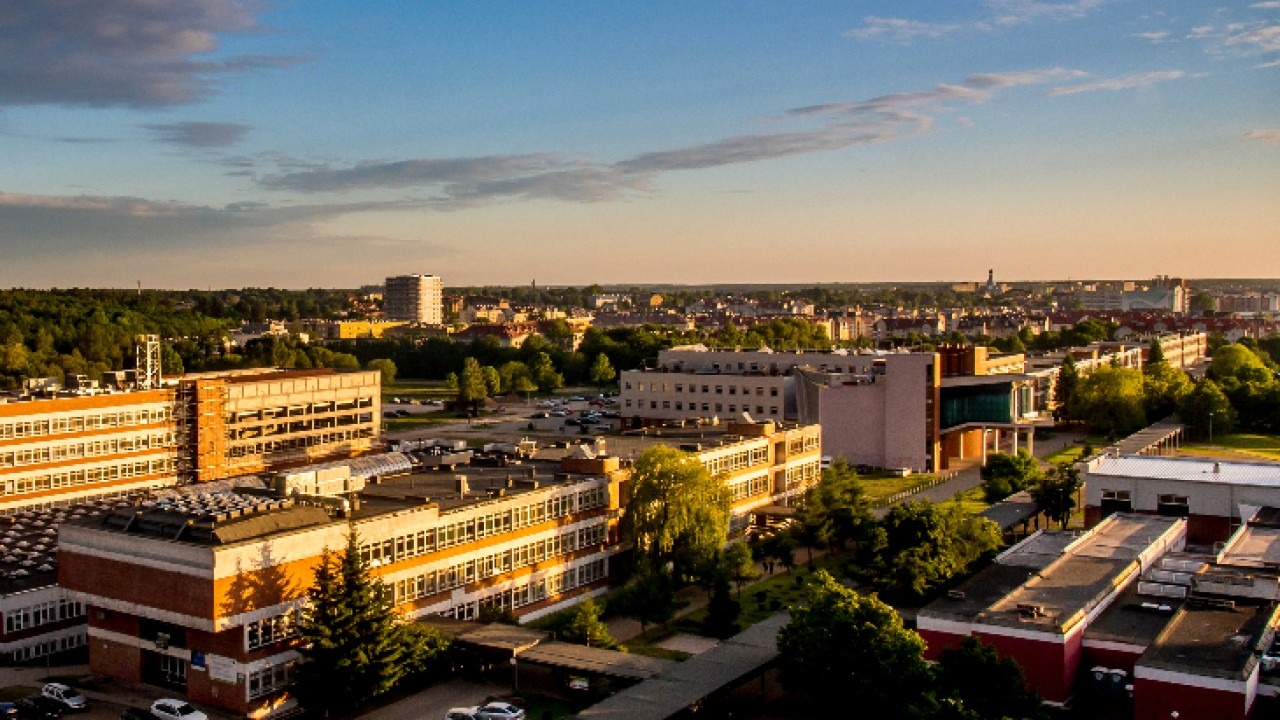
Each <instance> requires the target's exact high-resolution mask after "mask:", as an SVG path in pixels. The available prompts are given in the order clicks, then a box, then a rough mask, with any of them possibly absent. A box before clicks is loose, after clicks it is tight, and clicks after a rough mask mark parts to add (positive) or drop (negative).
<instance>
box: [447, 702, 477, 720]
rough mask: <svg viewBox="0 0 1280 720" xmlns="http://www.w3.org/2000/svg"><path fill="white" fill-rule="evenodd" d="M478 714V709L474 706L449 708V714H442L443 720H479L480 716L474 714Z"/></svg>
mask: <svg viewBox="0 0 1280 720" xmlns="http://www.w3.org/2000/svg"><path fill="white" fill-rule="evenodd" d="M478 712H480V708H479V707H477V706H475V705H472V706H471V707H456V708H449V712H447V713H445V714H444V720H480V716H479V715H477V714H476V713H478Z"/></svg>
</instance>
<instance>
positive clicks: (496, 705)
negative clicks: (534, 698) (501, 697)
mask: <svg viewBox="0 0 1280 720" xmlns="http://www.w3.org/2000/svg"><path fill="white" fill-rule="evenodd" d="M476 717H478V718H480V720H524V709H523V708H518V707H516V706H515V705H512V704H511V703H504V702H492V703H489V704H488V705H485V706H484V707H482V708H480V709H479V710H478V711H476Z"/></svg>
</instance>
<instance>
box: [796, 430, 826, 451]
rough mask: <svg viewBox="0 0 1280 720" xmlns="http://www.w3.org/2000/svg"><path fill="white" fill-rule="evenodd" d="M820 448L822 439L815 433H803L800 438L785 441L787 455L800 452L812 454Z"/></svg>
mask: <svg viewBox="0 0 1280 720" xmlns="http://www.w3.org/2000/svg"><path fill="white" fill-rule="evenodd" d="M821 446H822V438H821V437H820V436H819V435H818V434H817V433H805V434H804V435H801V436H800V437H793V438H790V439H789V440H787V454H788V455H796V454H799V453H802V452H812V451H814V450H817V449H818V448H819V447H821Z"/></svg>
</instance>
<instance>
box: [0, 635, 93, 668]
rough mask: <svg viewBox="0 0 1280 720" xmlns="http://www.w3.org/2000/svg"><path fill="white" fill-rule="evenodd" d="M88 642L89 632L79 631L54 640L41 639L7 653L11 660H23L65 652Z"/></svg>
mask: <svg viewBox="0 0 1280 720" xmlns="http://www.w3.org/2000/svg"><path fill="white" fill-rule="evenodd" d="M88 643H89V633H88V632H87V631H86V632H81V633H76V634H75V635H68V636H66V637H61V638H58V639H56V640H41V641H40V642H38V643H33V644H31V645H27V646H26V647H20V648H14V649H13V650H12V651H11V652H10V653H9V659H10V660H11V661H13V662H23V661H25V660H32V659H34V658H39V657H44V656H46V655H53V654H55V653H60V652H66V651H67V650H73V649H75V648H78V647H84V646H85V645H87V644H88Z"/></svg>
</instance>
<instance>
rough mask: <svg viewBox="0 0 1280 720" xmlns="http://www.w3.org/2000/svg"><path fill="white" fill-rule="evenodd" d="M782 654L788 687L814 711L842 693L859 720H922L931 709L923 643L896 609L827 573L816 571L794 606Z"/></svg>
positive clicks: (780, 645)
mask: <svg viewBox="0 0 1280 720" xmlns="http://www.w3.org/2000/svg"><path fill="white" fill-rule="evenodd" d="M778 652H779V654H780V656H781V657H780V659H781V663H782V681H783V683H784V684H785V685H786V687H787V688H789V689H790V690H791V691H792V692H793V693H795V694H796V695H797V696H798V697H799V698H801V700H802V701H804V702H806V703H808V704H809V705H810V706H811V707H813V708H814V709H817V707H818V705H817V704H818V703H820V702H822V703H828V704H829V703H830V702H831V701H832V699H833V695H834V694H837V693H838V695H839V696H840V697H841V698H846V699H848V700H849V701H850V702H852V703H854V705H855V706H856V707H857V711H856V713H848V714H856V715H859V716H865V717H874V718H889V719H890V720H896V719H898V718H904V719H905V718H917V717H921V716H925V715H927V714H928V712H929V711H930V710H931V709H932V697H931V695H930V693H928V692H927V688H928V687H929V675H930V673H929V668H928V666H927V665H926V664H925V662H924V657H923V654H924V641H923V640H921V639H920V636H919V635H917V634H915V633H914V632H911V631H910V630H907V629H906V628H904V627H903V626H902V619H901V617H899V616H898V613H897V611H896V610H894V609H893V608H891V607H889V606H888V605H886V604H884V603H883V602H881V601H880V600H878V599H876V598H875V597H873V596H867V595H861V594H859V593H857V592H855V591H853V590H850V589H849V588H846V587H844V586H843V585H841V584H839V583H837V582H836V581H835V579H834V578H832V577H831V576H830V575H828V574H827V573H826V571H819V572H817V573H814V575H813V577H812V579H811V580H810V581H809V582H808V583H807V584H806V586H805V591H804V600H803V601H802V602H799V603H797V604H796V605H794V606H792V608H791V621H790V622H789V623H787V625H786V626H785V627H783V628H782V630H781V631H780V632H779V633H778ZM837 704H839V702H838V703H837ZM841 714H845V713H841Z"/></svg>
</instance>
